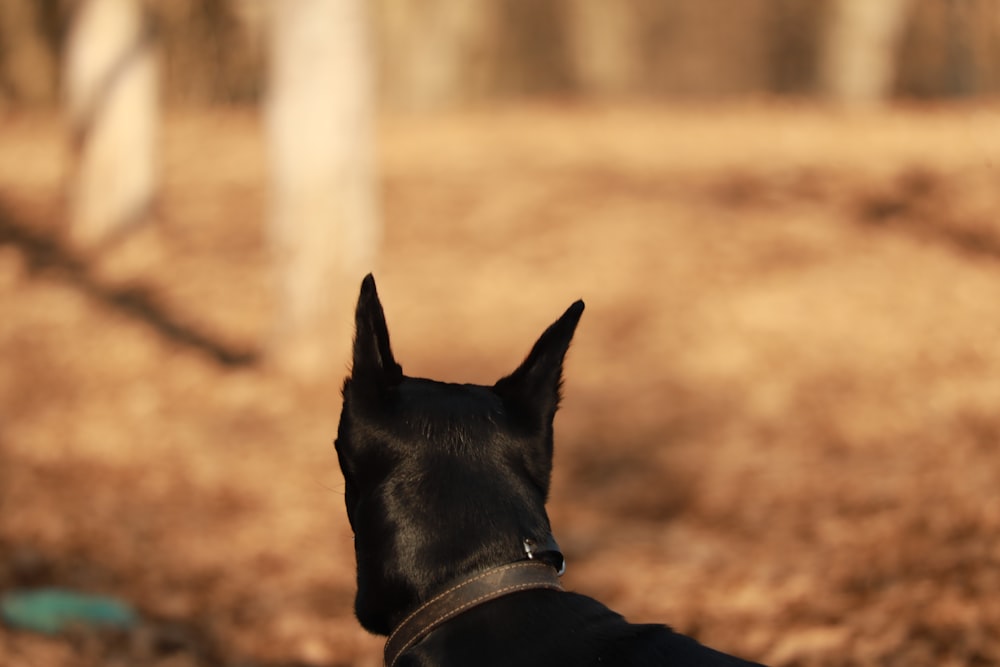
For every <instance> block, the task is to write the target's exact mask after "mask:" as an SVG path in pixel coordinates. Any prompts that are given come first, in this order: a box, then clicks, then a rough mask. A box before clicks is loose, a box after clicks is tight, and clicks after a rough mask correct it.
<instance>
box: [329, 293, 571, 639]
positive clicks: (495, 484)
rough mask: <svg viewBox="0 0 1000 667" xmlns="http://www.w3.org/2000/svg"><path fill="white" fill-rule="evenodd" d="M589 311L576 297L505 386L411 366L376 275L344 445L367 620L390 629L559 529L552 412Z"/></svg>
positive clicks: (362, 313) (349, 396) (361, 330)
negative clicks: (451, 585)
mask: <svg viewBox="0 0 1000 667" xmlns="http://www.w3.org/2000/svg"><path fill="white" fill-rule="evenodd" d="M582 312H583V302H582V301H577V302H576V303H574V304H573V305H572V306H570V307H569V309H568V310H567V311H566V312H565V313H564V314H563V316H562V317H560V318H559V319H558V320H557V321H556V322H555V323H553V324H552V326H550V327H549V328H548V329H547V330H546V331H545V333H543V334H542V336H541V338H539V339H538V341H537V342H536V343H535V345H534V347H533V348H532V350H531V352H530V354H528V357H527V358H526V359H525V360H524V362H523V363H522V364H521V365H520V366H519V367H518V368H517V370H515V371H514V372H513V373H511V374H510V375H508V376H507V377H505V378H503V379H501V380H500V381H499V382H497V383H496V384H495V385H493V386H483V385H472V384H450V383H444V382H436V381H434V380H426V379H422V378H413V377H407V376H406V375H404V374H403V371H402V368H401V367H400V365H399V364H398V363H397V362H396V360H395V358H394V357H393V354H392V349H391V347H390V345H389V331H388V328H387V326H386V322H385V314H384V313H383V310H382V304H381V303H380V301H379V298H378V294H377V292H376V291H375V281H374V279H373V278H372V277H371V276H370V275H369V276H367V277H366V278H365V280H364V282H363V283H362V285H361V296H360V297H359V299H358V307H357V312H356V321H355V325H356V333H355V339H354V363H353V367H352V369H351V375H350V377H348V378H347V380H346V381H345V382H344V391H343V393H344V406H343V411H342V412H341V417H340V426H339V428H338V431H337V443H336V447H337V456H338V459H339V460H340V467H341V470H342V471H343V474H344V481H345V497H346V502H347V517H348V520H349V521H350V523H351V527H352V528H353V530H354V535H355V555H356V557H357V566H358V592H357V598H356V600H355V611H356V613H357V616H358V620H359V621H360V622H361V624H362V625H363V626H364V627H365V628H367V629H368V630H370V631H371V632H375V633H379V634H388V633H389V632H390V630H391V629H392V628H393V627H394V626H395V625H396V624H397V623H398V622H399V621H400V619H401V616H402V614H403V613H404V612H405V611H407V610H408V609H411V608H413V607H415V606H416V605H417V604H418V603H420V602H421V601H423V600H426V599H427V598H428V597H429V596H430V595H431V594H432V593H434V592H435V591H436V590H437V589H438V588H440V586H442V585H443V584H445V583H446V582H448V581H450V580H452V579H454V578H456V577H459V576H462V575H464V574H468V573H471V572H474V571H477V570H479V569H485V568H488V567H493V566H496V565H501V564H503V563H507V562H511V561H515V560H518V559H520V558H523V557H524V541H525V540H533V541H535V542H537V543H539V544H541V543H544V542H545V541H546V540H547V539H549V538H550V527H549V520H548V516H547V515H546V514H545V500H546V498H547V496H548V491H549V478H550V474H551V471H552V420H553V417H554V416H555V412H556V408H557V407H558V405H559V391H560V385H561V383H562V366H563V359H564V357H565V355H566V350H567V349H568V348H569V344H570V340H571V339H572V338H573V332H574V331H575V329H576V325H577V322H579V320H580V314H581V313H582Z"/></svg>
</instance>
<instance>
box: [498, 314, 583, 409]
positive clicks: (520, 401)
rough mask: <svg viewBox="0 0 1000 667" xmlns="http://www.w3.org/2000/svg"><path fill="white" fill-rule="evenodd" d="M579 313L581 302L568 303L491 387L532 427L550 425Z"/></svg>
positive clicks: (557, 405)
mask: <svg viewBox="0 0 1000 667" xmlns="http://www.w3.org/2000/svg"><path fill="white" fill-rule="evenodd" d="M582 313H583V301H577V302H576V303H574V304H573V305H572V306H570V307H569V308H568V309H567V310H566V312H565V313H563V315H562V317H560V318H559V319H558V320H556V321H555V322H553V323H552V325H551V326H550V327H549V328H548V329H546V330H545V333H543V334H542V336H541V338H539V339H538V342H536V343H535V346H534V347H533V348H532V349H531V352H530V353H529V354H528V357H527V359H525V360H524V362H523V363H522V364H521V365H520V366H519V367H518V368H517V370H516V371H514V372H513V373H511V374H510V375H508V376H507V377H505V378H503V379H502V380H500V381H499V382H497V383H496V384H495V385H494V387H493V389H494V391H496V392H497V394H499V395H500V397H501V398H502V399H503V400H504V403H505V404H507V405H508V406H510V407H512V408H514V409H515V410H516V411H517V413H519V415H520V416H521V417H523V418H527V419H529V420H531V422H532V423H533V424H534V425H536V427H546V428H548V427H550V426H551V424H552V418H553V416H555V413H556V408H558V407H559V397H560V393H559V391H560V388H561V386H562V368H563V360H564V359H565V358H566V350H568V349H569V344H570V341H571V340H573V333H574V332H575V331H576V325H577V323H578V322H579V321H580V315H581V314H582Z"/></svg>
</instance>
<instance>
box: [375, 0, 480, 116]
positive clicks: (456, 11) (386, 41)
mask: <svg viewBox="0 0 1000 667" xmlns="http://www.w3.org/2000/svg"><path fill="white" fill-rule="evenodd" d="M497 22H498V18H497V3H496V1H495V0H477V1H474V2H469V0H422V1H421V2H400V1H399V0H382V1H381V2H379V3H378V25H379V28H380V29H381V31H382V37H383V39H382V43H383V47H382V51H383V64H382V73H383V76H382V78H383V80H384V81H385V91H386V93H387V98H388V99H387V102H388V104H389V106H390V107H392V108H396V109H402V110H405V111H426V110H433V109H440V108H443V107H449V106H451V107H453V106H456V105H460V104H461V103H463V102H467V101H468V100H469V99H470V98H476V97H481V96H483V94H484V93H485V91H486V90H487V89H488V88H489V86H490V85H491V78H492V75H493V73H494V72H493V70H494V69H495V66H496V63H495V51H496V39H497V30H498V27H497Z"/></svg>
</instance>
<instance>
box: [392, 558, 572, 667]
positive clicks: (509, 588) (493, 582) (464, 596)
mask: <svg viewBox="0 0 1000 667" xmlns="http://www.w3.org/2000/svg"><path fill="white" fill-rule="evenodd" d="M529 558H531V554H529ZM560 560H561V554H560ZM556 570H557V568H554V567H553V566H552V565H551V564H550V563H547V562H545V561H543V560H540V559H531V560H522V561H517V562H515V563H509V564H507V565H501V566H500V567H495V568H493V569H491V570H486V571H485V572H480V573H478V574H474V575H472V576H470V577H467V578H465V579H461V580H459V581H458V582H456V583H454V584H453V585H451V586H449V587H448V588H447V589H446V590H445V591H444V592H442V593H440V594H438V595H436V596H434V597H433V598H431V599H430V600H428V601H427V602H425V603H424V604H422V605H421V606H419V607H418V608H417V609H416V610H414V611H413V613H411V614H410V615H409V616H407V617H406V618H405V619H403V621H402V622H401V623H400V624H399V625H398V626H396V629H395V630H393V632H392V634H391V635H389V639H388V640H387V641H386V643H385V667H394V665H395V664H396V661H397V660H398V659H399V656H401V655H402V654H403V653H404V652H405V651H406V650H407V649H409V648H411V647H412V646H414V645H415V644H416V643H417V642H419V641H420V640H421V639H423V638H424V637H426V636H427V635H428V634H429V633H430V632H431V631H432V630H434V629H435V628H437V627H439V626H440V625H442V624H443V623H445V622H447V621H449V620H451V619H452V618H454V617H456V616H458V615H459V614H461V613H463V612H465V611H468V610H469V609H472V608H473V607H476V606H479V605H481V604H483V603H484V602H488V601H490V600H495V599H497V598H499V597H503V596H505V595H510V594H511V593H516V592H518V591H526V590H531V589H536V588H548V589H552V590H559V591H561V590H562V589H563V588H562V585H561V584H560V583H559V575H558V574H557V573H556ZM560 574H561V573H560Z"/></svg>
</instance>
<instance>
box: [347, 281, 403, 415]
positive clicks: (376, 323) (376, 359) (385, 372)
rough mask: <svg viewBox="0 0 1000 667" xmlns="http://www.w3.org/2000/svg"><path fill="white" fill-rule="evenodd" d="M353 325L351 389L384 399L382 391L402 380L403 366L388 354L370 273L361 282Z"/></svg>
mask: <svg viewBox="0 0 1000 667" xmlns="http://www.w3.org/2000/svg"><path fill="white" fill-rule="evenodd" d="M354 326H355V333H354V364H353V365H352V367H351V378H350V383H351V386H352V389H360V390H362V391H363V392H365V393H366V394H374V396H376V397H379V398H384V397H385V394H386V392H388V391H389V390H390V389H392V388H394V387H395V386H396V385H398V384H399V383H400V382H402V380H403V369H402V367H400V365H399V364H398V363H396V359H395V357H393V355H392V348H391V347H390V345H389V327H388V326H386V323H385V312H384V311H383V310H382V302H381V301H379V298H378V292H377V291H376V290H375V278H374V277H372V275H371V274H370V273H369V274H368V275H367V276H365V279H364V281H363V282H362V283H361V294H360V295H359V296H358V308H357V310H356V311H355V314H354Z"/></svg>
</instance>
